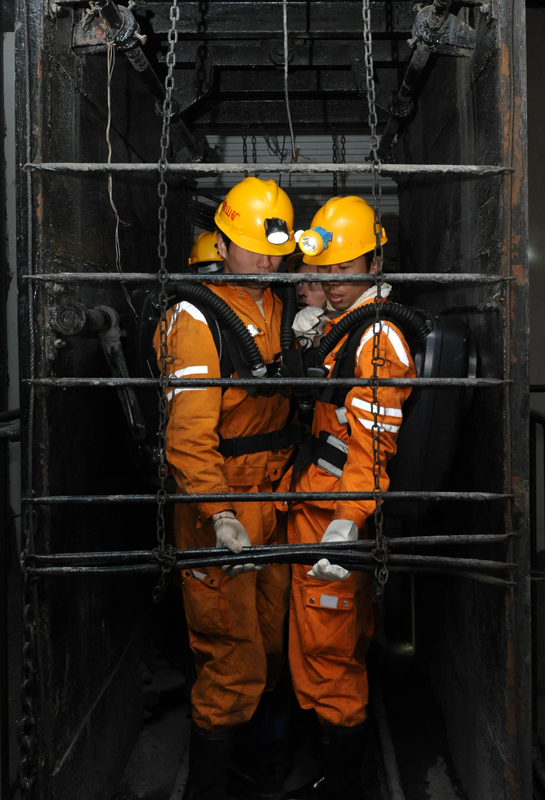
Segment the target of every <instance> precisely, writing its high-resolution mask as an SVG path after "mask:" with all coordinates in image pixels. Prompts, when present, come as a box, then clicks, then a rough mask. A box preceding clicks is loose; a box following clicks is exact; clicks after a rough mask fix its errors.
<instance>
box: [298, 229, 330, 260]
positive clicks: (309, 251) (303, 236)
mask: <svg viewBox="0 0 545 800" xmlns="http://www.w3.org/2000/svg"><path fill="white" fill-rule="evenodd" d="M332 239H333V234H332V233H330V231H326V229H325V228H322V227H321V226H320V225H317V226H316V227H315V228H311V229H310V230H308V231H297V233H296V234H295V240H296V242H297V243H298V244H299V247H300V248H301V250H302V251H303V253H304V254H305V255H306V256H319V255H320V253H323V252H324V250H327V246H328V244H329V242H330V241H331V240H332Z"/></svg>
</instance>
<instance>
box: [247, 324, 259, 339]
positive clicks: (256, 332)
mask: <svg viewBox="0 0 545 800" xmlns="http://www.w3.org/2000/svg"><path fill="white" fill-rule="evenodd" d="M246 330H247V331H248V332H249V333H251V335H252V336H253V337H256V336H259V335H260V334H261V331H260V330H259V328H256V326H255V325H252V324H251V323H250V324H249V325H246Z"/></svg>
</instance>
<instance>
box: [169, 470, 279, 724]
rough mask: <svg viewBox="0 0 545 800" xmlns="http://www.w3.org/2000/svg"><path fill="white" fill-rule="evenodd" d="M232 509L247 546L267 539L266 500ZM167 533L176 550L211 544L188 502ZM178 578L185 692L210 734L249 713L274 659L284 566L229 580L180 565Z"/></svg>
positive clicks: (209, 530) (270, 529) (210, 531)
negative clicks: (188, 679)
mask: <svg viewBox="0 0 545 800" xmlns="http://www.w3.org/2000/svg"><path fill="white" fill-rule="evenodd" d="M269 490H271V486H270V484H266V485H262V486H254V487H232V491H233V492H243V491H246V492H255V491H259V492H261V491H269ZM235 507H236V512H237V518H238V519H239V520H240V522H242V524H243V525H244V527H245V528H246V530H247V531H248V535H249V536H250V539H251V541H252V544H254V545H257V544H263V543H264V542H265V543H267V544H271V543H274V542H275V535H276V517H275V511H274V507H273V504H272V503H270V504H269V503H238V504H237V503H235ZM175 533H176V544H177V546H178V547H179V548H192V547H215V543H216V537H215V533H214V527H213V524H212V523H211V522H207V523H206V524H205V525H204V526H202V527H200V528H197V517H196V513H195V509H194V508H193V507H191V506H188V505H182V504H180V505H178V506H177V507H176V513H175ZM181 577H182V591H183V597H184V607H185V613H186V619H187V625H188V630H189V641H190V644H191V649H192V651H193V654H194V656H195V666H196V671H197V680H196V682H195V684H194V686H193V690H192V693H191V703H192V708H193V719H194V721H195V723H196V724H197V725H198V726H199V727H201V728H206V729H208V730H212V731H215V730H223V729H225V728H231V727H233V726H235V725H240V724H242V723H243V722H247V721H248V720H249V719H250V718H251V716H252V714H253V713H254V711H255V709H256V707H257V704H258V703H259V699H260V697H261V695H262V693H263V691H264V689H265V687H266V686H267V685H268V684H269V682H270V680H271V679H272V680H273V681H274V676H275V675H276V674H277V673H278V671H279V665H281V663H282V630H283V624H284V618H285V615H286V611H287V602H288V593H289V571H288V568H287V567H285V566H281V567H280V568H276V566H269V567H266V568H265V569H264V570H262V571H261V572H259V573H258V572H249V573H246V574H242V575H237V576H236V577H234V578H229V577H227V575H225V573H224V572H223V570H221V569H219V568H218V567H207V568H203V569H202V570H199V569H195V570H184V572H183V573H182V576H181ZM269 675H270V676H271V678H269Z"/></svg>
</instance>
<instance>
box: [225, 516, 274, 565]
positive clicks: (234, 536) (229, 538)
mask: <svg viewBox="0 0 545 800" xmlns="http://www.w3.org/2000/svg"><path fill="white" fill-rule="evenodd" d="M214 531H215V532H216V547H227V548H228V549H229V550H230V551H231V552H232V553H241V552H242V550H243V548H244V547H251V546H252V543H251V541H250V537H249V536H248V534H247V533H246V528H245V527H244V525H242V523H240V522H239V521H238V519H235V517H218V519H216V520H215V522H214ZM261 569H263V566H261V565H259V566H256V565H255V564H235V566H233V567H231V566H229V565H226V566H225V567H222V570H223V571H224V572H225V573H226V575H228V576H229V577H230V578H234V577H235V575H239V574H240V573H241V572H259V570H261Z"/></svg>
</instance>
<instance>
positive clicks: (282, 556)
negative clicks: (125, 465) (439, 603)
mask: <svg viewBox="0 0 545 800" xmlns="http://www.w3.org/2000/svg"><path fill="white" fill-rule="evenodd" d="M348 544H349V545H351V546H350V547H343V548H339V547H336V546H335V543H333V544H331V545H329V546H326V545H322V544H303V545H260V546H257V547H245V548H244V552H243V553H238V554H237V559H238V561H233V554H232V553H231V552H230V551H229V550H226V549H225V548H200V549H192V550H178V552H177V560H178V561H182V562H184V564H185V563H188V564H193V565H194V566H208V567H209V566H223V565H224V564H231V563H247V562H249V561H251V562H252V563H256V564H268V563H275V564H276V563H284V562H286V561H289V562H291V563H298V564H309V565H311V566H312V564H314V563H315V562H316V561H318V560H319V559H320V558H329V559H333V560H334V561H335V563H339V564H341V565H342V566H347V565H348V567H349V568H350V569H352V568H354V569H357V568H358V565H360V564H364V565H365V564H368V565H373V564H374V565H376V559H375V558H374V557H373V555H372V553H366V552H359V548H357V547H354V544H355V543H354V542H349V543H348ZM241 559H242V560H241ZM28 560H29V562H30V563H31V564H32V565H36V564H49V563H53V564H57V565H62V566H78V565H80V564H92V565H93V566H108V565H112V566H119V565H120V564H124V563H128V562H132V563H146V562H148V561H153V560H154V556H153V552H152V551H151V550H150V551H146V550H144V551H142V550H140V551H125V552H123V553H57V554H50V555H43V554H40V555H32V556H30V557H29V559H28ZM388 563H389V564H392V565H395V566H403V567H410V566H416V567H420V566H422V567H427V566H433V567H443V568H445V569H458V568H459V569H467V570H480V569H482V570H493V571H497V572H502V571H504V570H511V569H515V568H516V564H511V563H506V562H505V561H491V560H489V559H478V558H451V557H450V556H434V555H432V556H415V555H412V554H407V553H399V554H391V555H390V557H389V559H388Z"/></svg>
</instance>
